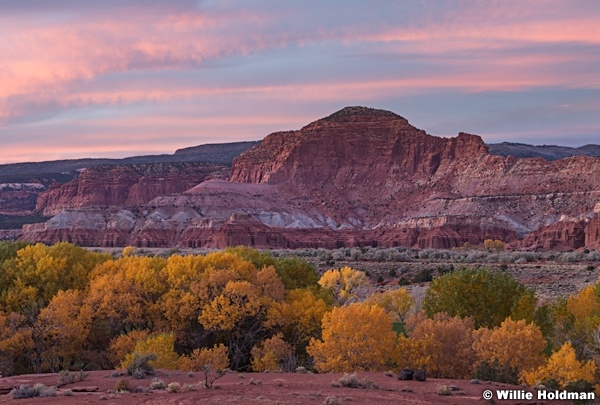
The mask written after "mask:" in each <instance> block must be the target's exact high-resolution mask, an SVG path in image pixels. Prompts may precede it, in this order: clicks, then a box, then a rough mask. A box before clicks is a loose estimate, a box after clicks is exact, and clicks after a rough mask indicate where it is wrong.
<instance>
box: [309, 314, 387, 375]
mask: <svg viewBox="0 0 600 405" xmlns="http://www.w3.org/2000/svg"><path fill="white" fill-rule="evenodd" d="M322 328H323V340H318V339H314V338H313V339H311V341H310V345H309V346H308V347H307V351H308V354H310V355H311V356H312V357H313V359H314V362H315V367H316V368H317V370H319V371H320V372H341V371H367V370H383V369H386V368H387V367H389V363H390V357H391V356H392V354H393V351H394V347H395V346H396V333H395V332H394V331H393V330H392V320H391V318H390V316H389V315H388V314H387V313H386V312H385V311H384V310H383V309H381V308H380V307H378V306H376V305H368V304H363V303H354V304H350V305H348V306H347V307H336V308H333V310H332V311H331V312H328V313H326V314H325V316H324V317H323V321H322Z"/></svg>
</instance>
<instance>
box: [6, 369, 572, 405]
mask: <svg viewBox="0 0 600 405" xmlns="http://www.w3.org/2000/svg"><path fill="white" fill-rule="evenodd" d="M341 376H342V374H288V373H245V374H242V373H236V372H231V373H228V374H226V375H225V376H224V377H223V378H221V379H219V380H217V381H216V382H215V387H214V388H211V389H204V388H202V389H199V390H197V391H187V392H178V393H169V392H167V391H164V390H159V391H151V392H147V393H133V392H132V393H119V394H114V393H107V391H108V390H111V389H113V388H115V386H116V384H117V383H118V382H119V381H120V380H121V379H123V378H125V379H127V380H128V382H129V386H130V387H131V389H134V388H135V387H137V386H143V387H148V386H149V385H150V383H151V381H152V378H146V379H143V380H136V379H133V378H131V377H126V376H122V375H120V376H116V377H113V376H112V372H111V371H93V372H90V373H89V375H88V376H87V378H86V379H85V380H84V381H82V382H78V383H74V384H69V385H67V386H64V387H62V388H61V389H59V390H58V391H57V396H56V397H51V398H30V399H12V398H11V396H10V395H8V394H6V395H0V404H3V403H18V404H22V405H28V404H104V405H112V404H114V405H117V404H127V405H134V404H149V405H150V404H156V405H158V404H173V405H187V404H219V405H226V404H273V405H276V404H278V405H321V404H324V405H335V404H339V405H343V404H348V405H351V404H370V405H375V404H377V405H383V404H400V405H402V404H456V405H463V404H484V403H492V402H488V401H485V400H483V399H482V392H483V391H484V390H487V389H490V390H496V389H516V390H525V388H523V387H519V386H510V385H505V384H497V383H490V382H482V383H481V384H472V383H471V382H470V381H466V380H442V379H427V381H425V382H419V381H399V380H398V379H397V378H396V376H395V375H394V376H393V377H390V376H387V375H385V373H375V372H370V373H358V377H359V378H361V379H364V378H366V379H369V380H371V381H373V382H374V383H375V384H376V385H377V386H378V388H376V389H358V388H339V387H334V386H333V385H332V382H334V381H338V380H339V379H340V377H341ZM156 377H158V378H160V379H162V380H164V381H165V382H166V383H170V382H175V381H176V382H179V383H180V384H181V385H183V384H196V383H198V382H199V381H200V378H201V375H200V373H195V375H194V376H193V377H189V376H188V374H187V373H184V372H178V371H166V370H162V371H158V372H157V375H156ZM57 380H58V375H57V374H42V375H21V376H15V377H9V378H4V379H0V386H6V385H12V386H18V385H20V384H29V385H31V386H33V385H34V384H36V383H42V384H45V385H55V384H56V383H57ZM443 385H445V386H454V389H455V390H454V391H452V392H451V395H445V396H442V395H438V394H437V391H438V390H439V387H440V386H443ZM76 387H97V391H95V392H83V393H77V392H76V393H73V396H64V394H63V392H64V390H65V389H74V388H76ZM407 391H410V392H407ZM527 391H528V392H534V391H532V390H530V389H527ZM535 398H537V397H536V394H535V393H534V400H530V401H527V400H520V401H519V400H515V401H508V400H502V401H496V402H495V403H499V402H500V403H502V404H507V405H508V404H511V405H515V404H529V405H531V404H542V403H544V402H542V401H536V400H535ZM547 403H549V404H562V403H563V402H562V401H548V402H547Z"/></svg>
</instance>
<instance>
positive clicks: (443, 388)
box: [435, 385, 452, 395]
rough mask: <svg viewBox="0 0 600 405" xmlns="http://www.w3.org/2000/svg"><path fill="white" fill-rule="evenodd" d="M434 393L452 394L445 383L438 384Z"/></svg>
mask: <svg viewBox="0 0 600 405" xmlns="http://www.w3.org/2000/svg"><path fill="white" fill-rule="evenodd" d="M435 393H436V394H438V395H452V388H450V387H448V386H447V385H438V387H437V389H436V391H435Z"/></svg>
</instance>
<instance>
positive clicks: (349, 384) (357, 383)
mask: <svg viewBox="0 0 600 405" xmlns="http://www.w3.org/2000/svg"><path fill="white" fill-rule="evenodd" d="M332 385H333V386H334V387H344V388H363V389H368V388H377V386H376V385H375V384H374V383H373V381H371V380H369V379H367V378H364V379H362V380H361V379H360V378H358V376H357V375H356V374H346V373H345V374H344V376H343V377H340V379H339V380H338V381H337V382H334V383H333V384H332Z"/></svg>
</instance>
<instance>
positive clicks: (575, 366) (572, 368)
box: [521, 342, 596, 388]
mask: <svg viewBox="0 0 600 405" xmlns="http://www.w3.org/2000/svg"><path fill="white" fill-rule="evenodd" d="M595 373H596V365H595V364H594V362H593V361H592V360H590V361H587V362H583V361H579V360H577V356H576V355H575V350H574V349H573V346H571V343H569V342H567V343H565V344H564V345H562V347H561V348H560V349H559V350H558V351H557V352H554V353H553V354H552V356H550V358H549V359H548V361H547V362H546V364H545V365H543V366H540V367H539V368H537V369H535V370H532V371H529V372H524V373H523V374H522V376H521V378H522V379H523V381H524V382H525V383H527V384H528V385H531V386H533V385H535V384H538V383H541V382H542V381H544V380H550V379H553V380H555V381H556V382H557V383H558V385H559V386H560V387H562V388H564V387H566V386H567V384H569V383H571V382H575V381H577V380H585V381H588V382H594V381H595V380H594V377H595Z"/></svg>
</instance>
